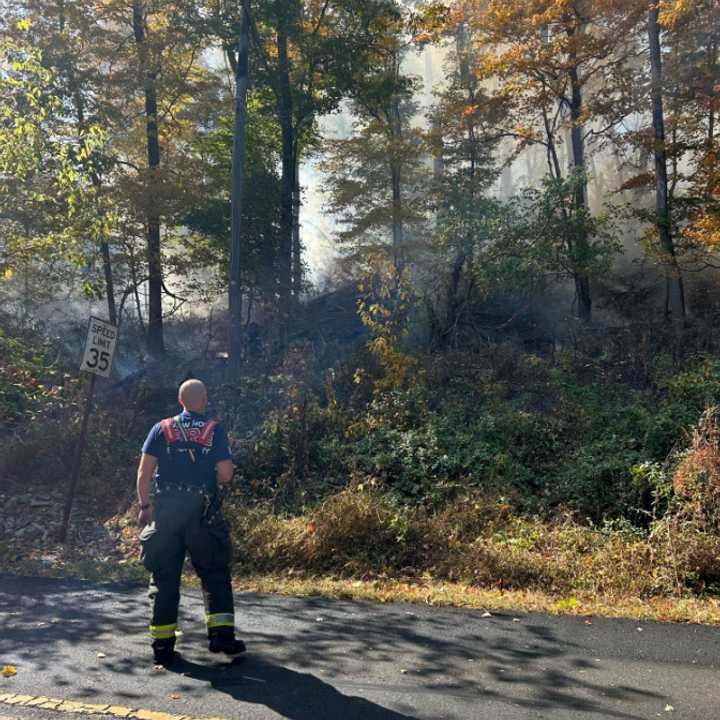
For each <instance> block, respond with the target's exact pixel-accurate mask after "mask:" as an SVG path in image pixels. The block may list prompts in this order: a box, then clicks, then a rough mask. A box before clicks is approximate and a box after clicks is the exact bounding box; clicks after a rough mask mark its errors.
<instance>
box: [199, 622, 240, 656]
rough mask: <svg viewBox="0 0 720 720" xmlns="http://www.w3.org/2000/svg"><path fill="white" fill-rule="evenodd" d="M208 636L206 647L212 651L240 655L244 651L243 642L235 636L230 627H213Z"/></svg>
mask: <svg viewBox="0 0 720 720" xmlns="http://www.w3.org/2000/svg"><path fill="white" fill-rule="evenodd" d="M208 638H209V640H210V642H209V643H208V648H209V650H210V652H212V653H225V654H226V655H242V654H243V653H244V652H245V643H244V642H243V641H242V640H238V639H237V638H236V637H235V632H234V630H233V629H232V628H215V629H213V630H211V631H210V633H209V635H208Z"/></svg>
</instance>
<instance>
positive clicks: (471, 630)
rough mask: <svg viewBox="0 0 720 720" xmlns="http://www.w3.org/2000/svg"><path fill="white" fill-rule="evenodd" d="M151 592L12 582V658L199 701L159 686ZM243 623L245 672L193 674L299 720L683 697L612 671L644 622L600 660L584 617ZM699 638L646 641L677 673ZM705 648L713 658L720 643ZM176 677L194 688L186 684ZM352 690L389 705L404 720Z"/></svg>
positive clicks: (8, 613)
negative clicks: (247, 653) (154, 671)
mask: <svg viewBox="0 0 720 720" xmlns="http://www.w3.org/2000/svg"><path fill="white" fill-rule="evenodd" d="M145 594H146V591H145V590H144V589H142V588H138V587H121V586H98V585H96V584H93V583H85V582H79V581H65V580H49V579H41V578H19V577H14V576H8V575H0V655H2V656H3V657H4V658H7V661H11V660H12V661H13V662H16V663H17V664H18V665H20V664H22V665H23V666H24V667H26V668H32V670H33V672H34V673H37V674H39V675H40V676H44V677H47V678H48V679H49V680H52V682H53V683H54V687H55V688H63V689H64V691H65V692H67V693H72V696H73V697H82V698H88V699H90V698H93V697H95V698H99V699H102V698H104V697H105V696H106V695H107V694H108V688H112V690H113V693H114V696H115V697H117V698H119V699H123V700H127V701H128V702H137V703H139V702H142V701H144V700H145V699H146V698H148V697H152V696H153V695H154V694H156V693H157V692H158V691H160V690H162V692H174V691H178V690H179V691H180V692H181V693H182V694H183V696H184V697H193V696H194V695H195V693H194V689H193V688H190V687H187V688H186V687H179V688H173V687H170V685H168V684H167V683H164V681H162V678H157V677H156V678H153V679H152V682H148V672H149V668H150V667H151V665H150V663H149V652H150V648H149V641H148V638H147V635H146V628H147V622H148V609H147V600H146V597H145ZM184 594H185V595H186V597H185V598H184V599H183V606H182V611H181V625H182V626H183V627H184V632H185V635H184V637H183V640H182V647H181V648H180V649H181V651H183V650H184V648H185V646H188V647H196V646H197V647H200V646H202V645H203V644H204V643H205V642H206V640H205V639H204V613H203V608H202V602H201V600H200V597H199V594H198V593H197V592H196V591H189V590H186V591H184ZM237 615H238V624H239V627H240V630H241V632H242V633H243V635H244V637H245V639H247V640H248V641H249V643H250V647H251V648H252V650H253V653H254V654H253V656H251V657H249V658H248V659H247V661H246V663H245V665H244V667H243V669H242V671H241V672H238V669H237V668H236V667H235V666H221V668H218V667H217V666H214V665H208V666H205V665H199V664H196V663H192V662H186V667H185V670H184V672H185V673H186V675H187V677H188V678H196V681H197V682H196V685H197V684H198V683H207V685H209V686H210V687H212V688H214V689H216V690H218V691H220V692H224V693H226V694H228V695H230V696H231V697H233V698H236V699H237V700H238V701H242V702H247V703H257V704H258V705H264V706H266V707H268V708H271V709H273V710H275V711H276V712H277V713H278V714H281V715H282V716H283V717H286V718H289V719H290V720H310V718H312V720H318V719H319V718H323V717H332V718H339V719H340V720H352V718H355V717H357V718H363V719H368V718H369V719H370V720H372V719H373V718H377V719H380V718H388V720H402V718H406V719H407V718H412V717H414V713H419V714H420V715H422V716H423V717H424V716H427V712H428V711H429V709H430V707H431V706H433V707H442V709H443V713H444V717H447V718H451V717H452V718H456V717H459V718H467V717H472V716H473V715H472V714H471V715H468V714H466V712H465V711H467V710H468V709H469V708H472V711H471V712H472V713H474V712H475V710H476V709H479V708H482V707H483V704H484V703H488V707H491V706H494V707H495V708H497V703H502V704H505V705H511V706H515V707H519V708H524V709H525V711H526V712H528V711H529V712H564V713H565V714H566V715H565V716H567V714H568V713H572V715H571V716H572V717H578V718H580V717H583V716H585V717H605V718H612V717H614V718H625V719H629V718H636V717H638V716H640V715H644V716H647V714H648V712H649V711H655V709H656V708H660V709H662V708H663V707H664V706H665V704H666V703H668V702H669V701H670V700H671V699H672V697H671V696H670V694H669V693H670V692H671V688H662V687H661V686H658V684H657V683H652V684H650V686H649V687H648V686H644V683H640V682H638V680H637V679H635V680H633V679H631V678H630V677H627V678H626V677H622V676H618V675H617V674H615V673H613V670H612V668H613V665H612V663H614V662H615V658H623V657H625V656H627V657H634V656H633V648H634V647H635V646H636V645H637V637H638V635H637V631H636V630H634V624H630V623H623V622H622V621H612V622H610V621H607V622H606V623H602V636H604V637H608V636H609V637H611V638H612V642H607V641H606V642H605V643H604V645H603V649H602V651H601V650H599V649H596V648H595V644H596V642H597V641H598V639H599V637H601V636H600V635H598V638H597V639H595V640H593V639H592V637H591V636H589V635H587V633H588V632H589V631H590V630H591V629H593V631H594V629H595V628H598V632H600V628H599V626H600V625H601V623H599V622H597V623H596V624H594V625H589V626H588V625H585V624H584V623H582V621H581V620H579V619H577V618H574V619H573V618H567V619H549V618H544V617H543V616H524V617H523V619H522V620H521V619H520V618H512V616H507V615H504V614H503V613H494V614H493V615H492V616H489V617H484V616H483V615H481V613H478V612H472V611H457V610H442V609H439V608H422V607H420V606H404V605H386V606H382V608H381V609H380V608H379V607H378V606H376V605H372V604H369V603H360V602H348V601H329V600H323V599H319V598H287V597H280V596H258V595H253V594H250V593H247V594H243V595H240V596H238V608H237ZM629 631H632V632H629ZM690 632H695V631H690V630H688V629H687V628H681V627H677V628H675V627H673V626H658V627H656V628H651V627H649V626H648V627H647V628H646V629H645V630H644V633H643V638H644V639H645V641H648V640H650V639H651V637H650V636H653V635H656V636H657V637H656V641H657V640H662V641H663V643H668V642H672V645H673V647H674V648H675V651H674V655H673V662H681V661H682V662H685V663H689V662H690V661H691V660H692V661H693V662H695V660H696V658H697V657H698V656H697V655H696V654H695V649H694V648H695V646H694V645H693V644H692V643H689V642H688V640H689V638H690V637H691V636H690V635H689V634H688V633H690ZM696 634H698V636H700V635H702V633H700V632H699V631H697V633H696ZM692 637H695V635H692ZM703 637H704V636H703ZM662 646H663V647H665V646H666V645H665V644H663V645H662ZM703 647H706V648H711V647H712V646H711V644H710V643H708V642H707V638H706V642H705V643H704V644H703ZM683 648H684V649H683ZM708 652H709V650H708ZM598 654H599V655H600V657H598ZM198 659H199V658H198ZM647 659H648V660H649V659H650V658H647ZM601 660H602V661H601ZM637 660H638V662H642V661H643V660H644V658H643V657H642V656H638V658H637ZM709 662H710V661H709V660H708V663H709ZM222 667H226V669H225V670H222ZM289 668H294V669H293V670H291V669H289ZM181 672H183V670H181ZM401 673H402V674H401ZM253 678H255V679H254V680H253ZM320 678H323V679H320ZM167 679H168V680H169V679H170V678H167ZM172 679H173V680H175V679H177V680H179V682H180V684H181V685H182V680H181V676H180V675H178V676H175V674H172ZM609 681H610V682H609ZM611 682H612V683H613V684H610V683H611ZM186 684H187V685H190V684H191V683H186ZM337 688H340V689H339V690H338V689H337ZM196 689H198V690H199V688H196ZM676 689H677V688H676ZM344 692H349V693H352V692H358V693H362V694H364V695H370V696H371V697H383V698H384V697H390V698H392V700H391V702H392V706H393V707H394V708H396V709H395V710H389V709H386V708H384V707H381V706H379V705H376V704H374V703H372V702H371V701H368V700H366V699H363V698H361V697H355V696H351V695H345V694H344ZM378 693H380V695H378ZM443 696H444V697H443ZM451 698H455V700H452V699H451ZM403 701H405V702H407V703H411V705H410V704H402V703H403ZM453 705H454V708H453ZM402 713H407V714H405V715H403V714H402ZM475 716H476V715H475Z"/></svg>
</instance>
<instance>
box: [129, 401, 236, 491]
mask: <svg viewBox="0 0 720 720" xmlns="http://www.w3.org/2000/svg"><path fill="white" fill-rule="evenodd" d="M178 417H179V419H180V422H181V423H182V427H183V429H184V430H185V435H186V436H187V441H185V439H184V438H183V437H182V434H181V433H179V432H178V429H177V428H175V427H174V428H173V434H174V435H175V439H174V440H173V441H172V442H171V443H168V441H167V440H166V438H165V433H163V428H162V423H155V425H153V426H152V429H151V430H150V432H149V433H148V436H147V438H146V440H145V443H144V444H143V447H142V451H143V453H145V454H147V455H152V456H153V457H155V458H157V460H158V468H157V473H156V478H157V483H158V487H163V486H166V485H187V486H192V487H205V488H207V489H209V490H215V489H216V488H217V476H216V472H215V465H216V464H217V463H219V462H220V461H221V460H230V459H232V455H231V453H230V443H229V441H228V436H227V433H226V432H225V429H224V428H223V426H222V425H220V424H217V425H216V426H215V428H214V430H213V432H212V435H211V436H208V435H207V433H206V434H205V435H203V431H204V430H205V429H206V426H207V424H208V422H209V420H208V418H206V417H205V416H204V415H200V414H199V413H193V412H188V411H187V410H184V411H183V412H182V413H180V415H179V416H178ZM210 437H211V438H212V440H211V441H210ZM193 457H194V461H193Z"/></svg>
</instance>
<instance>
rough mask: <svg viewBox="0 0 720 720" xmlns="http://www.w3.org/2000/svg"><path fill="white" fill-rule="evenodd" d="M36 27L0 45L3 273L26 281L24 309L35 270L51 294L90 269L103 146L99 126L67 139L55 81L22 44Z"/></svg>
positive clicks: (24, 25)
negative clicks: (95, 173)
mask: <svg viewBox="0 0 720 720" xmlns="http://www.w3.org/2000/svg"><path fill="white" fill-rule="evenodd" d="M30 27H31V23H30V21H29V20H23V21H20V22H19V23H18V24H17V30H18V31H19V37H20V40H14V39H12V38H9V37H5V38H3V39H2V40H0V198H1V199H2V202H1V203H0V204H1V205H2V207H3V211H2V216H0V223H1V226H2V245H0V251H1V255H0V270H1V271H2V274H3V277H4V278H5V279H7V280H9V279H11V278H12V277H13V276H14V275H15V273H16V272H17V271H20V272H22V273H23V274H24V283H25V287H26V291H25V293H24V295H25V298H24V300H25V302H29V300H30V297H29V292H28V290H29V287H28V284H29V277H30V273H31V269H32V268H33V266H35V267H37V266H40V269H41V272H42V275H43V278H42V284H44V286H45V287H46V288H48V289H50V288H51V287H52V286H53V282H52V279H53V276H55V278H57V279H59V278H63V279H64V280H67V270H68V269H71V268H73V267H80V266H82V265H83V264H84V259H85V257H86V253H87V250H88V248H87V246H86V244H85V242H84V236H83V230H84V228H85V227H86V224H87V223H88V222H91V212H89V210H90V209H91V208H92V207H93V192H94V190H93V186H92V182H91V177H90V175H91V172H92V166H91V164H90V162H89V159H90V158H91V157H92V156H93V154H94V153H95V151H96V150H97V149H99V148H100V146H101V145H102V143H103V139H104V138H103V134H102V132H101V130H100V129H99V128H97V127H95V126H89V127H88V128H87V130H86V131H85V132H84V133H83V134H82V135H81V136H80V137H78V136H76V135H75V134H74V133H70V134H68V132H67V127H66V125H65V123H64V117H63V113H62V101H61V98H60V94H59V87H58V83H57V79H56V77H55V76H54V75H53V74H52V73H51V72H50V71H49V70H48V69H47V68H46V67H44V66H43V64H42V62H41V55H40V53H39V52H38V51H37V50H34V49H31V47H30V46H29V44H27V42H26V43H23V42H22V38H23V36H24V38H25V40H26V41H27V40H29V39H30V36H29V30H30ZM39 282H40V281H39ZM86 290H87V291H88V292H91V291H92V288H91V287H90V286H88V287H86ZM25 308H26V309H27V306H25Z"/></svg>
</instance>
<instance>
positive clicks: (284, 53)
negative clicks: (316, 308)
mask: <svg viewBox="0 0 720 720" xmlns="http://www.w3.org/2000/svg"><path fill="white" fill-rule="evenodd" d="M279 20H280V21H279V22H278V29H277V52H278V69H279V91H280V92H279V95H278V115H279V119H280V129H281V136H282V170H281V174H282V180H281V190H280V193H281V195H280V243H279V258H278V260H279V267H278V284H279V292H280V305H279V316H280V317H279V320H280V335H281V344H282V345H284V344H285V337H286V333H287V326H288V322H289V320H290V292H291V289H292V234H293V192H294V190H295V157H294V156H295V153H294V149H295V133H294V128H293V99H292V91H291V88H290V61H289V58H288V36H287V27H286V26H285V21H284V19H283V18H280V19H279Z"/></svg>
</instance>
